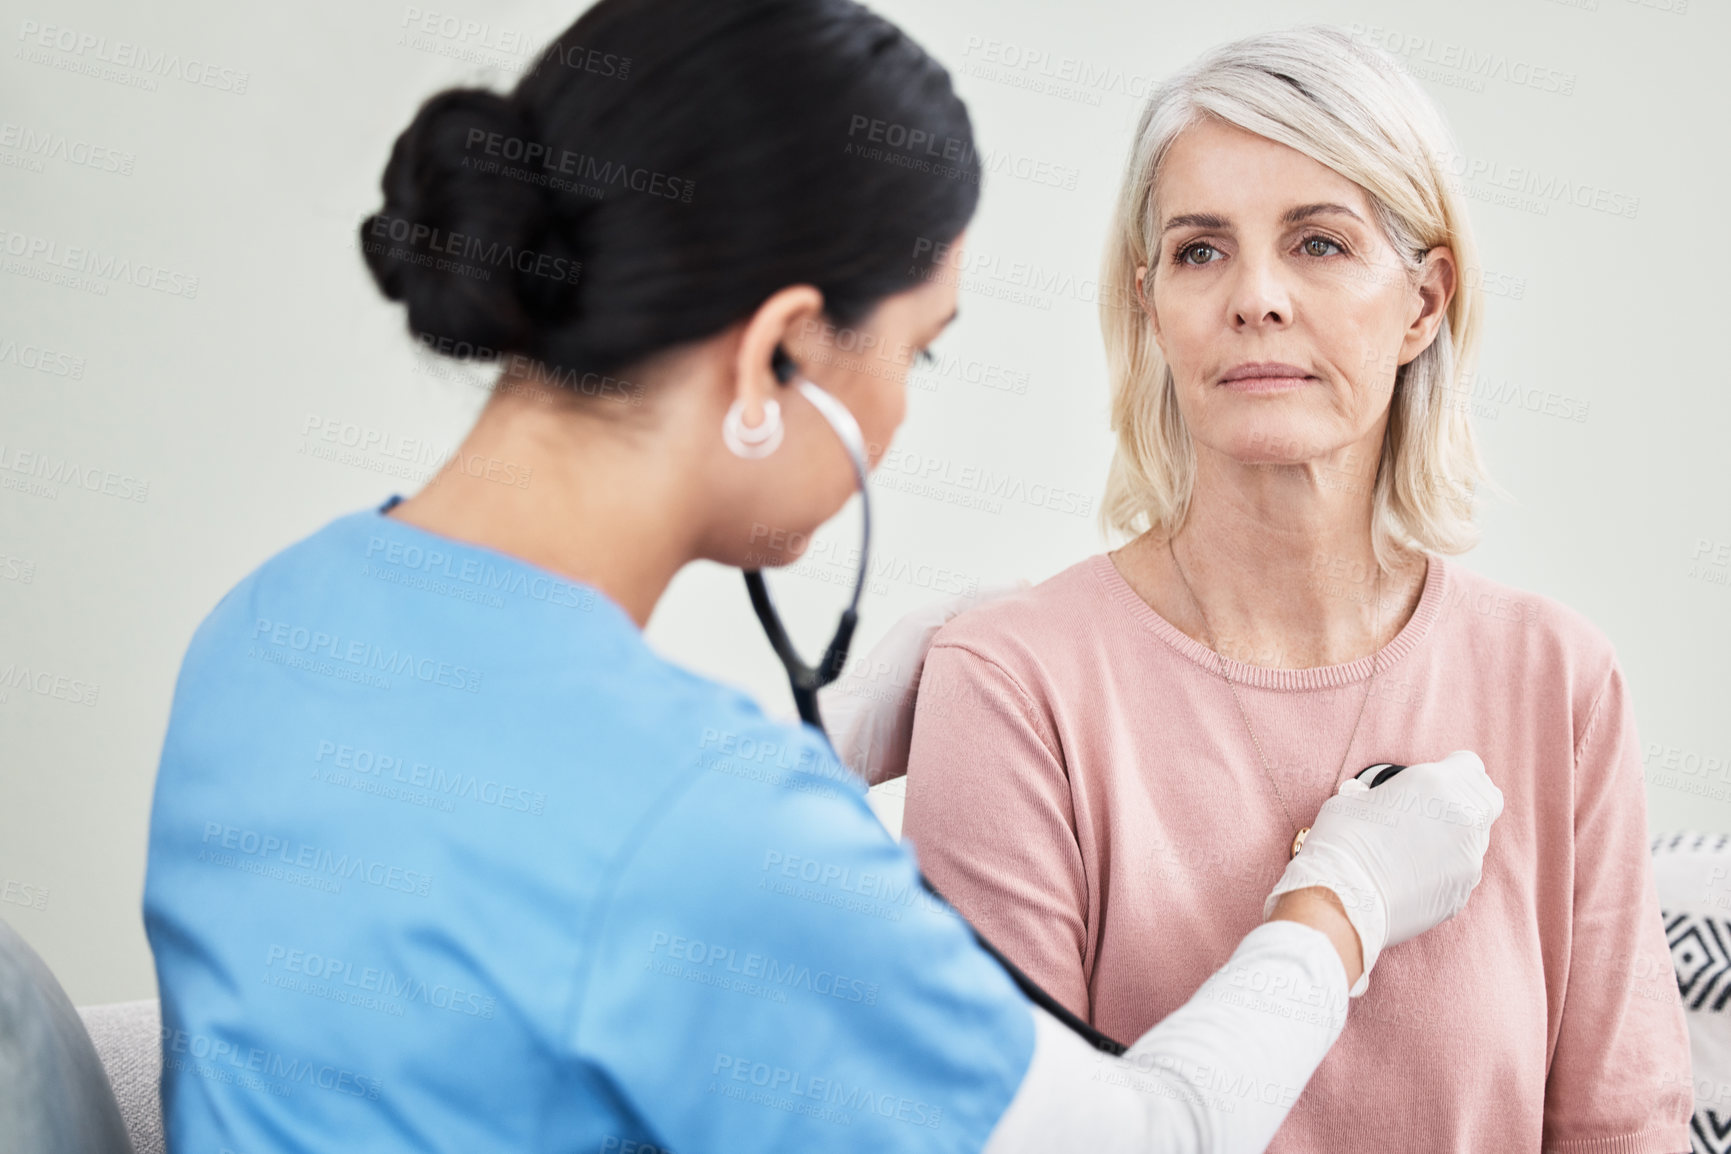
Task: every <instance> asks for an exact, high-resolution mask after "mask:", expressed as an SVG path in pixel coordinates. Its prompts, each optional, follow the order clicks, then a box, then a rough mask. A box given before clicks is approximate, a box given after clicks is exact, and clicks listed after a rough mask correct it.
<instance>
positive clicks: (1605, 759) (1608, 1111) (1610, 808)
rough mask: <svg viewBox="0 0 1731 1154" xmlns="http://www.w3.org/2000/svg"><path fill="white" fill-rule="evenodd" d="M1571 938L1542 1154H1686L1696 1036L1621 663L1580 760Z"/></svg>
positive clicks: (1590, 723) (1591, 720) (1592, 719)
mask: <svg viewBox="0 0 1731 1154" xmlns="http://www.w3.org/2000/svg"><path fill="white" fill-rule="evenodd" d="M1574 791H1575V881H1574V912H1573V927H1574V929H1573V941H1572V945H1571V948H1570V962H1569V974H1568V979H1567V988H1566V990H1565V993H1564V999H1563V1013H1562V1019H1561V1022H1560V1024H1559V1027H1558V1034H1557V1044H1556V1050H1555V1052H1554V1054H1553V1055H1552V1059H1551V1066H1550V1073H1549V1076H1548V1078H1547V1080H1546V1083H1545V1129H1544V1135H1545V1136H1544V1154H1686V1152H1687V1151H1688V1150H1689V1129H1688V1126H1689V1114H1690V1110H1691V1108H1692V1102H1691V1086H1692V1079H1691V1076H1690V1061H1689V1038H1688V1032H1687V1029H1686V1027H1685V1025H1684V1021H1683V1007H1682V1003H1681V1002H1680V1001H1679V999H1678V995H1677V985H1676V979H1675V978H1674V976H1673V974H1672V970H1671V955H1670V950H1669V949H1668V948H1667V946H1666V943H1665V933H1664V927H1663V925H1662V924H1661V921H1660V916H1659V898H1658V893H1657V891H1656V889H1655V888H1654V884H1653V873H1652V867H1651V857H1650V855H1649V853H1648V850H1647V799H1646V793H1645V790H1644V781H1643V777H1642V773H1641V753H1640V745H1639V743H1638V741H1637V740H1636V734H1635V717H1634V709H1633V706H1632V703H1631V701H1630V698H1629V694H1628V689H1627V686H1626V684H1625V682H1624V680H1623V674H1622V671H1621V669H1619V668H1618V667H1617V665H1616V664H1615V663H1613V664H1612V666H1611V670H1610V674H1609V676H1608V678H1607V680H1606V682H1605V684H1604V686H1603V687H1602V688H1601V690H1600V691H1599V695H1598V699H1597V701H1596V702H1595V704H1594V706H1593V708H1592V710H1591V712H1590V714H1589V717H1588V720H1587V724H1586V729H1585V731H1584V732H1583V733H1582V735H1581V738H1580V743H1579V745H1578V747H1577V749H1576V754H1575V779H1574Z"/></svg>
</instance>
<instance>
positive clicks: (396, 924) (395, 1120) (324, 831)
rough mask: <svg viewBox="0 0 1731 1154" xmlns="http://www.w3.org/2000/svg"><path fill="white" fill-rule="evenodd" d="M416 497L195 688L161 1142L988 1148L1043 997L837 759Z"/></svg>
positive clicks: (314, 578)
mask: <svg viewBox="0 0 1731 1154" xmlns="http://www.w3.org/2000/svg"><path fill="white" fill-rule="evenodd" d="M398 499H399V498H395V497H393V498H392V499H391V501H390V502H387V503H386V504H385V505H384V506H383V507H381V508H380V509H376V510H366V511H363V512H358V513H354V514H351V515H349V516H345V517H342V518H339V519H338V520H336V521H333V522H332V523H331V524H329V525H328V526H326V527H325V528H323V529H321V530H320V531H318V532H317V533H315V534H313V535H312V536H311V537H308V538H307V539H306V540H304V541H301V542H300V543H298V544H296V545H293V546H291V547H289V548H288V549H285V550H284V551H283V552H281V553H279V554H277V555H276V556H275V557H273V558H272V559H271V560H269V561H267V562H266V563H265V564H264V565H263V566H261V567H260V568H259V569H258V570H257V571H255V572H254V573H252V574H251V575H250V576H248V577H247V578H246V579H245V580H243V581H242V582H241V583H240V584H239V585H237V586H236V587H235V588H234V589H233V590H232V591H230V592H229V594H228V595H227V596H225V597H224V598H223V599H222V601H221V603H220V604H218V605H217V607H216V608H215V609H214V610H213V611H212V612H211V614H210V616H209V617H207V618H206V619H205V621H204V622H203V624H201V625H200V626H199V629H198V631H197V633H196V635H195V636H194V637H193V640H192V643H191V645H190V647H189V648H188V650H187V654H186V659H185V662H184V663H183V665H182V667H181V671H180V678H179V681H178V683H177V685H176V688H175V695H174V707H173V714H172V716H171V718H170V721H169V727H168V734H167V738H166V740H165V743H164V746H163V752H162V762H161V766H160V769H159V771H158V776H157V782H156V796H155V802H154V807H153V809H152V812H151V823H150V853H149V863H148V873H147V878H146V882H145V893H144V919H145V928H146V931H147V932H148V934H149V938H150V944H151V948H152V950H154V951H155V955H156V967H157V978H158V983H159V986H160V989H161V995H162V1012H163V1035H164V1037H163V1055H164V1062H165V1065H164V1071H163V1105H164V1109H165V1120H166V1124H167V1129H168V1137H169V1145H170V1149H171V1150H172V1151H174V1152H175V1154H222V1152H223V1151H232V1152H234V1154H263V1152H266V1151H271V1152H283V1151H308V1152H315V1151H316V1152H318V1154H327V1152H329V1151H332V1150H367V1151H391V1150H405V1151H406V1150H415V1151H452V1152H458V1154H480V1152H483V1151H511V1152H512V1154H522V1152H524V1151H531V1150H534V1151H551V1150H561V1151H566V1150H569V1151H590V1152H594V1154H609V1152H612V1154H656V1152H657V1151H676V1152H678V1154H699V1152H701V1151H716V1152H719V1154H749V1152H752V1151H771V1150H775V1151H801V1152H804V1151H817V1150H822V1151H855V1150H857V1151H872V1152H879V1151H888V1150H909V1151H927V1150H933V1151H936V1150H944V1151H961V1150H970V1151H971V1150H978V1149H979V1148H980V1147H981V1146H982V1145H983V1144H984V1142H985V1139H986V1137H987V1135H988V1134H989V1133H990V1131H991V1129H992V1127H993V1126H994V1124H995V1123H996V1121H997V1119H998V1117H999V1115H1000V1114H1002V1112H1003V1111H1004V1108H1005V1107H1006V1106H1007V1105H1008V1103H1009V1101H1010V1099H1011V1097H1012V1096H1013V1095H1014V1093H1015V1090H1016V1087H1017V1086H1018V1085H1019V1084H1020V1082H1021V1079H1022V1076H1023V1074H1024V1073H1025V1072H1026V1070H1027V1067H1028V1062H1029V1059H1030V1057H1031V1054H1032V1050H1033V1022H1032V1018H1031V1016H1030V1011H1029V1008H1028V1003H1027V1002H1026V1001H1025V1000H1024V999H1023V998H1022V996H1021V994H1020V993H1019V992H1018V991H1017V990H1016V989H1015V987H1014V986H1013V985H1012V983H1011V981H1010V979H1009V978H1008V976H1007V975H1006V974H1005V973H1004V971H1003V969H1002V968H1001V967H1000V966H999V965H998V964H997V963H996V962H995V961H993V960H992V959H991V958H990V957H989V956H988V955H986V954H985V953H984V952H982V951H981V950H980V949H979V948H978V947H977V946H976V945H975V943H974V942H973V940H972V938H971V936H970V934H969V932H968V930H967V927H966V925H965V923H963V922H962V921H961V919H960V918H958V917H957V916H956V915H955V914H954V913H953V912H951V911H949V910H948V909H947V908H946V907H944V906H942V905H941V904H939V903H937V902H936V901H935V900H934V899H931V898H929V897H928V896H926V894H925V892H924V891H923V890H922V889H921V888H920V886H919V884H918V881H917V880H916V866H915V862H914V857H913V854H912V853H911V852H910V851H909V850H908V849H907V848H906V847H904V846H902V845H899V844H897V842H896V841H895V840H894V839H893V838H891V837H890V835H889V834H888V833H887V832H886V831H885V830H884V828H883V826H882V825H880V824H879V822H878V820H877V819H876V817H875V816H874V815H873V813H872V811H871V810H870V808H869V807H868V806H867V804H866V800H865V786H864V783H863V782H862V781H861V780H860V779H859V778H858V777H857V776H856V775H855V774H853V773H852V772H851V771H850V770H848V769H846V768H844V767H843V766H841V765H840V764H839V763H838V762H837V761H836V759H835V757H834V755H833V753H831V751H830V748H829V746H828V744H827V743H826V742H825V741H824V740H823V737H822V735H821V734H819V733H818V731H817V730H815V729H813V728H811V727H809V726H800V727H797V728H795V727H790V726H787V725H783V724H779V723H777V722H774V721H771V720H769V719H767V718H766V717H764V715H763V713H762V712H761V710H759V708H758V707H757V706H756V705H755V704H754V703H753V702H752V701H751V699H750V698H748V697H746V696H745V695H743V694H741V693H739V692H737V691H735V690H732V689H729V688H726V687H724V686H721V685H717V684H715V683H713V682H711V681H708V680H705V679H703V678H701V677H697V676H695V675H693V674H691V673H688V672H686V671H684V670H681V669H679V668H678V667H677V666H674V665H671V664H669V663H668V662H666V661H664V660H662V659H661V658H659V657H657V656H656V655H655V654H654V653H653V652H652V651H651V650H650V649H649V647H648V646H647V645H646V644H645V643H644V640H643V637H642V634H641V632H640V631H639V630H638V629H637V627H636V625H635V623H634V622H632V621H631V619H630V618H629V617H627V616H626V614H625V613H624V612H623V611H622V610H621V609H620V608H619V607H618V606H617V605H616V604H614V603H613V602H612V601H610V600H609V599H608V598H607V597H606V596H604V595H603V594H601V593H599V592H597V591H596V590H595V589H594V588H592V587H590V586H587V585H583V584H580V583H577V582H573V581H569V580H566V579H563V578H561V577H558V576H556V575H554V574H552V573H550V572H548V571H546V570H543V569H540V568H537V567H536V566H533V565H530V564H527V563H525V562H523V561H520V560H517V559H514V558H512V557H509V556H507V555H505V554H502V553H498V552H495V551H493V550H490V549H484V548H480V547H476V546H471V545H467V544H463V543H461V542H458V541H454V540H450V539H448V538H444V537H440V536H438V535H436V534H432V533H428V532H426V531H424V530H421V529H418V528H415V527H414V526H411V525H407V524H404V523H401V522H398V521H396V520H393V519H391V518H389V517H386V516H384V515H383V513H384V510H385V509H388V508H390V507H391V505H392V504H394V503H395V502H396V501H397V500H398ZM741 604H742V606H743V604H744V599H743V598H741Z"/></svg>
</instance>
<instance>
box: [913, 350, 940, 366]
mask: <svg viewBox="0 0 1731 1154" xmlns="http://www.w3.org/2000/svg"><path fill="white" fill-rule="evenodd" d="M915 359H916V360H918V361H919V363H920V364H922V365H935V364H937V363H938V358H937V355H936V354H935V353H933V352H932V350H930V349H921V350H920V353H919V356H918V357H916V358H915Z"/></svg>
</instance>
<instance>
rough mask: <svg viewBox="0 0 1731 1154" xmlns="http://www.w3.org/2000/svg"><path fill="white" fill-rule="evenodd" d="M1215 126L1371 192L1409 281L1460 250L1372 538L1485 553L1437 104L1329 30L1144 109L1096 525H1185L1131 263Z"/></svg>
mask: <svg viewBox="0 0 1731 1154" xmlns="http://www.w3.org/2000/svg"><path fill="white" fill-rule="evenodd" d="M1210 116H1212V117H1216V118H1218V119H1220V120H1223V121H1225V122H1227V123H1229V124H1233V125H1236V126H1238V127H1239V128H1242V129H1245V130H1246V131H1249V132H1252V133H1255V134H1256V135H1258V136H1261V137H1265V138H1266V139H1268V140H1272V141H1275V142H1276V143H1279V144H1284V145H1286V146H1287V147H1289V148H1292V149H1295V150H1296V151H1298V152H1300V153H1303V154H1304V155H1305V156H1308V157H1310V158H1311V159H1312V160H1315V161H1317V162H1318V163H1320V164H1323V165H1326V166H1327V167H1329V168H1331V169H1333V170H1334V171H1335V172H1338V173H1339V174H1340V175H1342V176H1344V177H1346V178H1347V179H1348V180H1351V181H1352V182H1354V183H1355V184H1357V185H1358V186H1359V187H1361V188H1363V189H1364V190H1365V192H1366V193H1367V194H1368V195H1369V198H1370V201H1371V203H1372V205H1373V207H1374V209H1375V214H1376V218H1377V223H1378V224H1379V225H1380V226H1381V228H1382V230H1383V233H1384V235H1385V236H1386V237H1387V238H1388V240H1389V242H1390V244H1391V245H1392V246H1393V247H1394V249H1395V250H1396V252H1397V253H1399V255H1400V258H1401V261H1402V263H1403V264H1404V265H1405V266H1406V269H1407V272H1408V275H1409V276H1416V275H1417V273H1418V271H1419V269H1420V268H1421V267H1422V258H1423V256H1424V254H1425V253H1426V252H1428V251H1429V250H1430V249H1432V248H1434V247H1437V246H1439V245H1442V246H1446V247H1448V248H1449V249H1450V250H1452V251H1453V253H1454V257H1455V267H1456V269H1457V278H1456V281H1457V283H1456V286H1455V294H1454V298H1453V300H1451V301H1450V303H1449V307H1448V311H1447V313H1446V315H1445V317H1444V319H1443V322H1442V325H1441V327H1440V329H1439V330H1438V332H1437V334H1436V337H1435V339H1434V340H1433V341H1432V342H1431V345H1430V347H1429V348H1427V349H1425V351H1424V352H1422V353H1420V354H1419V355H1418V356H1417V357H1415V358H1414V359H1413V360H1412V361H1411V362H1410V363H1408V364H1406V365H1404V366H1401V367H1399V368H1398V369H1397V370H1396V373H1395V388H1394V394H1393V397H1392V399H1391V401H1390V405H1389V419H1388V426H1387V430H1386V432H1385V434H1384V437H1383V445H1382V456H1381V459H1380V460H1379V461H1378V463H1377V470H1376V482H1375V488H1374V490H1373V493H1372V514H1371V522H1372V524H1371V540H1372V547H1373V549H1374V551H1375V555H1376V558H1377V560H1378V561H1379V562H1380V563H1382V564H1384V565H1385V566H1386V565H1387V564H1388V562H1389V558H1390V554H1391V552H1392V551H1393V550H1394V549H1395V548H1401V547H1418V548H1421V549H1426V550H1434V551H1437V552H1441V553H1461V552H1465V551H1466V550H1467V549H1470V548H1472V546H1473V545H1474V544H1476V543H1477V541H1478V529H1477V527H1476V526H1475V525H1474V523H1473V497H1474V492H1475V490H1476V489H1477V488H1478V486H1479V485H1480V484H1481V483H1484V482H1485V481H1486V479H1487V478H1486V474H1485V470H1484V466H1483V464H1482V462H1481V461H1480V459H1479V454H1478V449H1477V446H1476V445H1475V444H1474V441H1473V431H1472V425H1471V424H1470V422H1469V420H1468V413H1467V404H1466V403H1465V402H1466V396H1465V394H1464V393H1459V392H1458V391H1457V381H1460V380H1465V379H1467V377H1468V374H1469V373H1470V371H1471V366H1472V362H1473V357H1474V354H1475V352H1476V351H1477V347H1478V340H1479V326H1480V317H1481V315H1482V313H1483V307H1484V306H1483V297H1482V294H1481V292H1480V290H1479V286H1478V283H1477V282H1478V279H1479V278H1477V277H1474V276H1472V275H1471V274H1474V273H1477V272H1478V271H1479V270H1478V264H1477V261H1478V256H1477V250H1476V247H1475V246H1474V244H1473V237H1472V230H1471V226H1470V225H1469V224H1468V221H1467V216H1466V209H1465V205H1464V203H1463V201H1462V198H1461V196H1460V195H1459V193H1458V192H1456V191H1455V189H1454V188H1453V187H1452V186H1451V185H1450V184H1449V182H1448V180H1447V178H1446V174H1445V170H1444V165H1445V164H1446V163H1447V162H1448V158H1449V156H1450V154H1451V153H1452V152H1453V151H1454V142H1453V137H1452V135H1451V134H1450V132H1449V130H1448V126H1447V124H1446V123H1445V122H1444V121H1443V118H1442V115H1441V113H1440V112H1438V110H1437V108H1436V107H1435V105H1433V104H1432V103H1431V101H1430V99H1429V98H1428V97H1427V96H1425V94H1424V93H1423V92H1422V91H1420V90H1419V88H1418V85H1417V84H1416V83H1415V82H1414V81H1413V80H1412V79H1411V78H1410V77H1408V76H1406V75H1405V74H1404V73H1402V72H1401V71H1400V70H1399V69H1398V68H1397V67H1396V66H1395V65H1394V63H1393V62H1392V61H1391V60H1389V58H1388V57H1386V56H1384V55H1383V54H1382V53H1380V52H1378V51H1377V50H1376V49H1374V48H1371V47H1368V46H1366V45H1363V44H1359V43H1357V42H1355V41H1354V40H1353V39H1352V38H1351V37H1349V36H1348V35H1346V34H1345V33H1344V32H1341V31H1338V30H1335V29H1332V28H1320V27H1312V28H1299V29H1294V30H1291V31H1286V32H1273V33H1268V34H1265V35H1260V36H1252V37H1248V38H1246V39H1243V40H1238V41H1235V42H1234V43H1231V44H1228V45H1226V46H1224V47H1222V48H1218V49H1216V50H1214V51H1213V52H1211V53H1209V54H1208V55H1207V56H1205V57H1203V58H1202V59H1201V60H1200V61H1198V62H1197V63H1196V64H1194V65H1192V66H1191V67H1190V68H1188V69H1186V70H1185V71H1184V72H1182V73H1180V74H1179V75H1177V76H1176V77H1174V78H1172V79H1171V80H1169V81H1168V82H1167V83H1166V84H1164V85H1163V86H1162V87H1161V88H1160V89H1159V90H1158V91H1156V92H1155V93H1154V95H1153V96H1152V97H1151V98H1150V99H1149V101H1148V106H1147V108H1146V109H1144V110H1143V113H1142V119H1141V123H1140V124H1139V125H1138V127H1137V130H1136V140H1135V143H1134V144H1133V145H1132V147H1131V150H1130V160H1129V164H1128V165H1127V167H1126V168H1125V172H1124V181H1123V185H1122V187H1121V189H1120V191H1119V194H1118V204H1117V208H1116V210H1115V212H1114V214H1113V224H1112V231H1111V235H1110V237H1109V239H1108V241H1107V246H1106V257H1105V267H1104V271H1103V272H1102V274H1101V279H1100V284H1101V293H1100V326H1101V329H1102V331H1103V333H1104V335H1105V341H1106V361H1107V366H1108V368H1109V370H1110V375H1111V383H1112V430H1113V432H1114V433H1115V434H1116V435H1117V449H1116V451H1115V453H1114V454H1113V458H1112V467H1111V471H1110V473H1109V474H1108V476H1107V481H1106V494H1105V498H1104V499H1103V501H1102V502H1101V506H1100V516H1101V520H1102V522H1103V527H1104V528H1105V529H1106V530H1107V531H1108V532H1111V531H1117V532H1120V533H1124V534H1129V535H1134V534H1137V533H1141V532H1144V531H1146V530H1149V529H1153V530H1158V531H1160V532H1162V533H1163V534H1166V535H1170V534H1172V533H1174V532H1176V531H1177V529H1178V527H1179V526H1180V525H1181V524H1182V523H1183V520H1184V516H1185V514H1186V512H1187V511H1188V509H1189V505H1190V496H1191V489H1192V486H1193V484H1194V481H1195V474H1196V456H1195V450H1194V448H1193V446H1192V444H1191V441H1190V433H1189V430H1188V428H1187V427H1186V425H1185V422H1184V417H1183V414H1182V413H1181V412H1180V411H1179V409H1178V396H1177V387H1176V384H1175V382H1174V380H1173V376H1172V369H1171V367H1170V366H1169V365H1168V364H1167V363H1166V361H1165V359H1164V358H1163V357H1162V356H1161V355H1160V350H1159V348H1158V346H1156V345H1155V343H1154V336H1153V329H1152V327H1151V325H1150V324H1149V319H1148V316H1147V314H1146V313H1145V312H1143V311H1142V308H1141V307H1140V304H1139V300H1140V298H1139V295H1138V293H1137V288H1136V269H1137V268H1138V266H1146V267H1148V268H1153V267H1154V266H1155V265H1156V264H1157V263H1158V251H1159V246H1158V241H1159V238H1158V235H1157V227H1158V224H1157V221H1156V219H1155V206H1154V204H1153V199H1154V183H1155V179H1156V178H1157V177H1158V176H1159V173H1160V165H1161V163H1162V161H1163V160H1164V159H1165V156H1166V154H1167V152H1168V151H1169V150H1170V148H1171V146H1172V143H1173V141H1174V140H1175V139H1176V138H1177V136H1178V135H1179V133H1181V132H1182V131H1184V129H1186V128H1188V127H1189V126H1191V125H1192V124H1194V123H1196V122H1197V121H1198V120H1200V119H1202V118H1204V117H1210Z"/></svg>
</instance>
